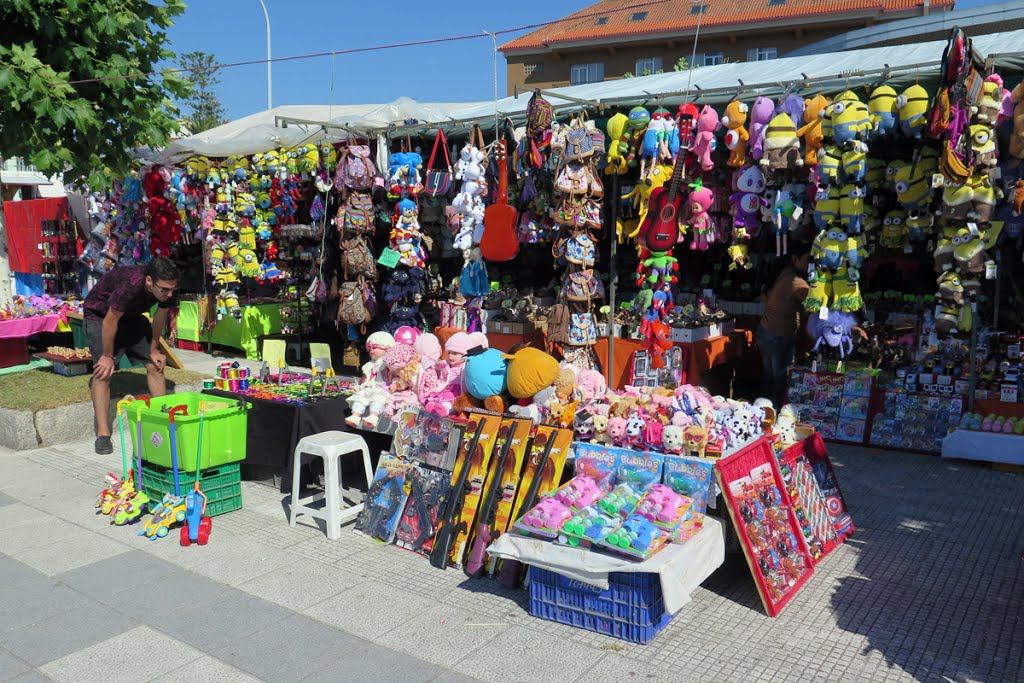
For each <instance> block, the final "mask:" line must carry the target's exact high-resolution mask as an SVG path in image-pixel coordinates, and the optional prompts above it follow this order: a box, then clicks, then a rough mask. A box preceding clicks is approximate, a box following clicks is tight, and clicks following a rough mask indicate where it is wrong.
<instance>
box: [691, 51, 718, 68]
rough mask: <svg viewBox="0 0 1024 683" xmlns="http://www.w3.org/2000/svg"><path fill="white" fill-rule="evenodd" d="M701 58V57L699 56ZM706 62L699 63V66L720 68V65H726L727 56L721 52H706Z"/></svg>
mask: <svg viewBox="0 0 1024 683" xmlns="http://www.w3.org/2000/svg"><path fill="white" fill-rule="evenodd" d="M697 56H698V57H700V56H701V55H697ZM703 59H704V61H700V60H698V61H697V64H698V65H699V66H718V65H719V64H725V55H724V54H723V53H721V52H705V53H704V55H703Z"/></svg>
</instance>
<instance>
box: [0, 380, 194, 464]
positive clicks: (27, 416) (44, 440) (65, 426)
mask: <svg viewBox="0 0 1024 683" xmlns="http://www.w3.org/2000/svg"><path fill="white" fill-rule="evenodd" d="M202 390H203V387H202V385H201V384H181V385H178V386H175V387H174V390H173V393H176V394H181V393H184V392H189V391H196V392H198V391H202ZM116 405H117V400H111V401H110V415H111V417H112V423H113V425H114V437H115V438H117V416H116V415H115V413H114V410H115V406H116ZM95 433H96V432H95V430H94V428H93V412H92V402H86V403H72V404H71V405H67V406H61V407H60V408H50V409H48V410H38V411H35V412H33V411H31V410H11V409H9V408H0V446H2V447H4V448H9V449H10V450H12V451H27V450H32V449H33V448H40V447H44V446H55V445H57V444H62V443H71V442H73V441H81V440H83V439H91V438H93V436H94V435H95Z"/></svg>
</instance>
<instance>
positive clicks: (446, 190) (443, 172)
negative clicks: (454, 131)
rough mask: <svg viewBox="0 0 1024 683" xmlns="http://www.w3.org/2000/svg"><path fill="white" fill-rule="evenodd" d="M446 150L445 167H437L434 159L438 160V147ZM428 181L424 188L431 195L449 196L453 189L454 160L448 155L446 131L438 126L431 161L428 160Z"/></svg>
mask: <svg viewBox="0 0 1024 683" xmlns="http://www.w3.org/2000/svg"><path fill="white" fill-rule="evenodd" d="M438 147H440V148H441V150H442V151H443V152H444V162H445V166H444V168H440V169H435V168H434V161H436V160H437V148H438ZM426 176H427V182H426V187H425V188H424V190H425V191H426V193H427V194H428V195H430V196H431V197H447V196H448V195H449V194H450V193H451V191H452V160H451V157H449V156H448V140H447V139H445V136H444V131H443V130H441V129H440V128H438V130H437V137H436V138H434V148H433V149H432V150H431V151H430V161H428V162H427V172H426Z"/></svg>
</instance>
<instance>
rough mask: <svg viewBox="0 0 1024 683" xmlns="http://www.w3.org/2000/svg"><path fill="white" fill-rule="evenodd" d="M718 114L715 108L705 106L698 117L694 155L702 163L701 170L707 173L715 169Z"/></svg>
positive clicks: (694, 139)
mask: <svg viewBox="0 0 1024 683" xmlns="http://www.w3.org/2000/svg"><path fill="white" fill-rule="evenodd" d="M718 126H719V121H718V112H716V111H715V109H714V107H712V106H710V105H707V104H705V105H704V108H703V109H701V110H700V116H698V117H697V134H696V135H695V136H694V138H693V155H694V157H696V158H697V160H698V161H699V162H700V167H701V170H703V171H705V172H707V171H711V170H713V169H714V168H715V162H714V161H713V160H712V159H711V153H712V152H714V151H715V146H716V141H715V131H717V130H718Z"/></svg>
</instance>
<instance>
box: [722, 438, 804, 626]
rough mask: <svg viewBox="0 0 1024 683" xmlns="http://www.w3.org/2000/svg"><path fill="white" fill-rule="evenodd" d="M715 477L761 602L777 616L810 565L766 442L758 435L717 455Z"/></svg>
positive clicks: (796, 522)
mask: <svg viewBox="0 0 1024 683" xmlns="http://www.w3.org/2000/svg"><path fill="white" fill-rule="evenodd" d="M715 476H716V477H717V478H718V484H719V487H720V488H721V489H722V495H723V496H724V498H725V504H726V508H727V509H728V510H729V517H730V518H731V519H732V523H733V526H734V527H735V528H736V532H737V535H738V536H739V539H740V545H741V547H742V548H743V556H744V557H745V558H746V560H747V565H748V566H749V567H750V573H751V575H753V577H754V585H755V586H756V587H757V593H758V595H760V596H761V603H762V604H763V605H764V609H765V611H766V612H767V613H768V615H769V616H772V617H774V616H778V614H779V613H780V612H781V611H782V610H783V608H784V607H785V606H786V605H787V604H789V601H790V600H792V599H793V596H795V595H796V594H797V593H798V592H799V591H800V588H801V587H803V585H804V584H805V583H807V580H808V579H810V578H811V575H812V574H813V573H814V565H813V562H812V561H811V556H810V553H809V551H808V549H807V544H806V543H805V542H804V538H803V534H802V532H801V530H800V523H799V520H798V519H797V517H796V513H795V512H794V510H793V507H792V506H791V505H790V504H789V497H788V496H787V495H786V494H785V493H784V489H785V487H784V485H783V479H782V474H781V473H780V472H779V467H778V465H777V464H776V462H775V457H774V454H773V452H772V447H771V445H769V443H768V441H767V440H766V439H765V438H764V437H762V438H760V439H758V440H757V441H754V442H753V443H751V444H749V445H747V446H745V447H744V448H742V449H740V450H739V451H737V452H736V453H733V454H732V455H730V456H728V457H726V458H723V459H722V460H719V461H718V463H716V465H715Z"/></svg>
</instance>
